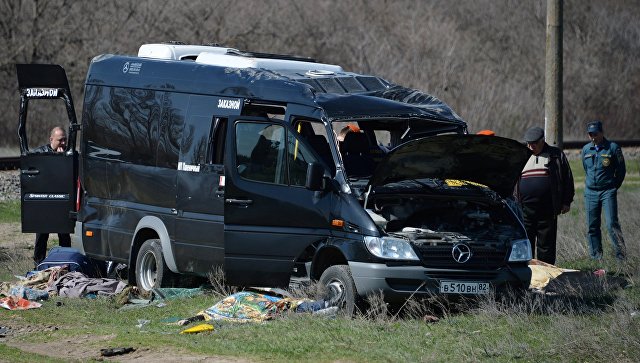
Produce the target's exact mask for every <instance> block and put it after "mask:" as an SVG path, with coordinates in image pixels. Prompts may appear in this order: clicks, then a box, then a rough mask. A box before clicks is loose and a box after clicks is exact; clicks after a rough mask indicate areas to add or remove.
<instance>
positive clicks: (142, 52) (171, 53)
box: [138, 44, 235, 60]
mask: <svg viewBox="0 0 640 363" xmlns="http://www.w3.org/2000/svg"><path fill="white" fill-rule="evenodd" d="M229 50H235V49H233V48H225V47H215V46H208V45H184V44H143V45H142V46H140V49H139V50H138V57H143V58H154V59H166V60H183V59H192V60H193V59H196V57H197V56H198V54H200V53H202V52H209V53H217V54H225V53H227V51H229Z"/></svg>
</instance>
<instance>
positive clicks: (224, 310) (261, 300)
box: [200, 291, 311, 322]
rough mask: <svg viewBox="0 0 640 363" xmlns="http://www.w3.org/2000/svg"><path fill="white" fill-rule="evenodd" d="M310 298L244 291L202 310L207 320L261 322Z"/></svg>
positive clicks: (294, 307) (292, 308) (293, 308)
mask: <svg viewBox="0 0 640 363" xmlns="http://www.w3.org/2000/svg"><path fill="white" fill-rule="evenodd" d="M305 302H306V303H309V302H311V300H308V299H291V298H280V297H276V296H269V295H264V294H258V293H255V292H249V291H243V292H238V293H235V294H233V295H230V296H228V297H226V298H224V299H222V300H221V301H219V302H218V303H217V304H215V305H213V306H212V307H210V308H208V309H206V310H204V311H202V312H201V313H200V314H202V315H204V317H205V320H229V321H238V322H252V321H253V322H260V321H265V320H269V319H273V318H274V317H275V316H276V315H277V314H280V313H282V312H284V311H286V310H295V309H296V308H297V307H298V306H300V305H301V304H303V303H305Z"/></svg>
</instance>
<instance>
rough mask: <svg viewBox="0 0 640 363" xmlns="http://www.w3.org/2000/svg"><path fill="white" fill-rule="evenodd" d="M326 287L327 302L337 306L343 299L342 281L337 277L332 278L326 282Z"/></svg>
mask: <svg viewBox="0 0 640 363" xmlns="http://www.w3.org/2000/svg"><path fill="white" fill-rule="evenodd" d="M327 289H328V290H329V303H330V304H331V305H332V306H339V305H341V304H342V302H343V301H344V300H345V296H344V295H345V289H344V284H343V283H342V281H340V280H338V279H332V280H330V281H329V282H328V283H327Z"/></svg>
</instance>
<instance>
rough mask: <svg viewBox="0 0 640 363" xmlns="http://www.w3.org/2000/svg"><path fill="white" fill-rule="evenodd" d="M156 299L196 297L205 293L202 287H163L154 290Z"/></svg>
mask: <svg viewBox="0 0 640 363" xmlns="http://www.w3.org/2000/svg"><path fill="white" fill-rule="evenodd" d="M152 291H153V296H154V299H162V300H170V299H177V298H186V297H194V296H199V295H202V294H204V290H203V289H202V288H195V289H185V288H178V287H162V288H155V289H153V290H152Z"/></svg>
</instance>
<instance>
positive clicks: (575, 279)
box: [529, 259, 630, 295]
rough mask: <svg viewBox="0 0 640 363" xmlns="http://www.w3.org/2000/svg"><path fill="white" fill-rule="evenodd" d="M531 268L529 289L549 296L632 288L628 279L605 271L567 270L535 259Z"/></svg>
mask: <svg viewBox="0 0 640 363" xmlns="http://www.w3.org/2000/svg"><path fill="white" fill-rule="evenodd" d="M529 268H530V270H531V283H530V285H529V289H531V290H532V291H536V292H540V293H544V294H548V295H549V294H550V295H558V294H567V293H572V292H576V293H580V292H582V291H596V290H603V289H606V290H610V289H617V288H622V289H624V288H626V287H628V286H630V281H629V280H628V279H627V278H625V277H621V276H616V275H612V274H607V272H606V271H605V270H603V269H597V270H595V271H593V272H590V271H580V270H572V269H565V268H561V267H558V266H555V265H551V264H548V263H545V262H542V261H539V260H535V259H534V260H531V261H530V263H529Z"/></svg>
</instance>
